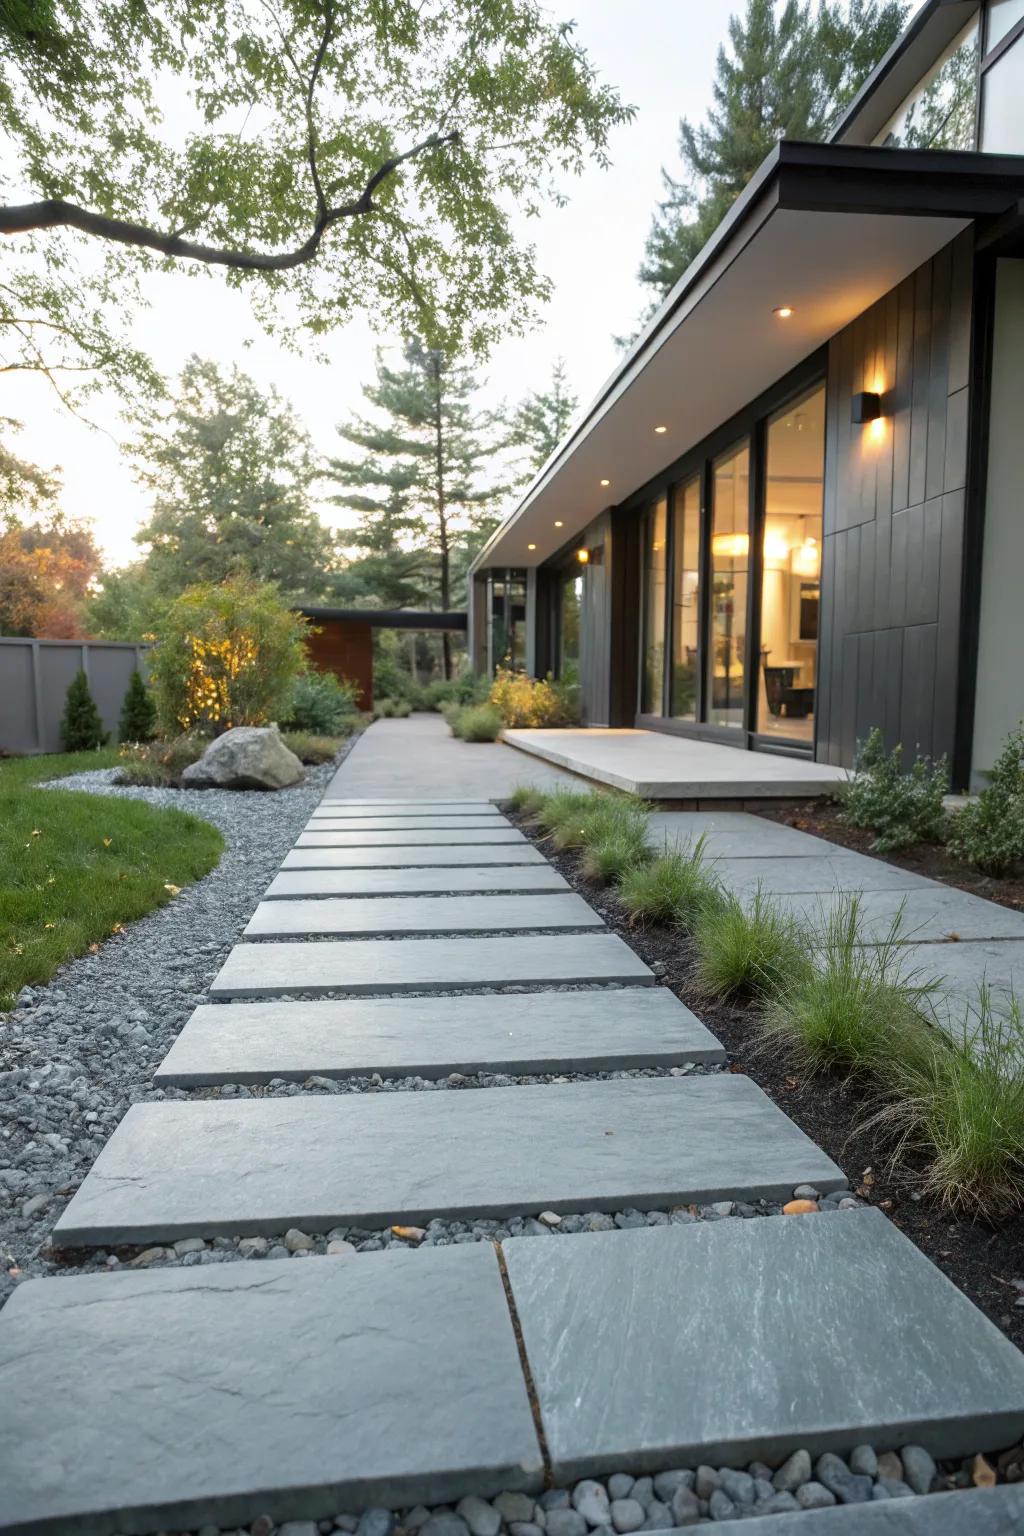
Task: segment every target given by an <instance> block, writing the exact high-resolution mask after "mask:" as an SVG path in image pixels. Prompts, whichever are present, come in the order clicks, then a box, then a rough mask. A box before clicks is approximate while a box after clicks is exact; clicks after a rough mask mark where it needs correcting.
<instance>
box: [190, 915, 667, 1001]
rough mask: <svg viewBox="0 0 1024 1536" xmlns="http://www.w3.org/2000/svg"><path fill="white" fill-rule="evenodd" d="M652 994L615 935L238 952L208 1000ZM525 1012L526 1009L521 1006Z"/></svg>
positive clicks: (265, 946) (267, 946) (648, 976)
mask: <svg viewBox="0 0 1024 1536" xmlns="http://www.w3.org/2000/svg"><path fill="white" fill-rule="evenodd" d="M609 981H619V982H625V983H634V984H637V985H639V986H653V985H654V974H653V972H652V971H650V970H649V969H648V968H647V966H646V965H645V964H644V962H643V961H642V960H641V959H640V957H639V955H637V954H635V953H634V952H633V950H631V949H630V947H629V945H628V944H624V943H623V942H622V940H621V939H620V938H619V937H618V935H617V934H611V933H609V934H604V933H601V934H577V935H576V936H575V937H574V938H572V939H571V940H568V939H566V938H565V937H554V936H537V937H534V936H533V935H530V936H526V935H523V936H522V937H515V936H513V937H510V938H486V939H468V938H467V939H389V940H388V941H387V942H385V943H380V942H374V941H373V940H362V939H348V940H346V941H345V942H343V943H342V942H337V943H336V942H333V941H332V940H330V939H325V940H321V941H319V942H316V943H308V944H304V943H302V942H301V941H298V942H296V943H293V944H287V943H274V942H273V941H272V940H268V941H267V942H266V943H262V944H238V945H236V946H235V948H234V949H233V950H232V951H231V953H230V954H229V955H228V958H227V959H226V960H225V962H224V964H223V966H222V967H221V969H220V971H219V972H218V974H217V975H216V976H215V977H214V979H213V981H212V982H211V983H210V996H211V997H279V996H285V995H287V994H288V993H289V992H310V993H318V992H353V993H363V992H430V991H437V990H440V991H444V990H446V989H448V988H461V987H492V988H493V987H517V986H523V987H526V986H543V985H545V984H546V983H558V982H562V983H565V984H567V985H568V984H572V983H574V982H580V983H586V982H609ZM523 1006H524V1007H528V1006H529V1004H528V1003H527V1002H526V1001H525V1000H524V1003H523Z"/></svg>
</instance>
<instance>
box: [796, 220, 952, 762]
mask: <svg viewBox="0 0 1024 1536" xmlns="http://www.w3.org/2000/svg"><path fill="white" fill-rule="evenodd" d="M972 255H973V248H972V236H971V233H970V231H967V232H965V233H964V234H963V235H961V236H959V237H958V238H957V239H956V240H955V241H954V242H953V244H952V245H949V246H947V247H946V248H945V250H942V251H940V252H939V253H938V255H937V256H935V257H934V258H933V259H932V260H931V261H929V262H927V263H926V264H925V265H924V266H923V267H920V268H919V269H918V270H917V271H916V272H914V273H912V274H911V276H910V277H908V278H907V279H906V280H905V281H904V282H902V283H901V284H900V285H899V287H898V288H895V289H893V291H892V292H891V293H888V294H886V295H885V297H884V298H882V299H880V300H879V301H878V303H877V304H875V305H873V306H872V308H871V309H869V310H866V311H865V313H864V314H863V315H861V316H860V317H859V318H858V319H857V320H855V321H854V323H853V324H852V325H850V326H848V327H847V328H846V329H845V330H844V331H841V332H840V333H839V334H838V335H837V336H836V337H835V338H834V339H833V341H832V342H831V344H830V346H829V363H828V405H827V425H826V464H827V468H826V484H825V547H824V555H823V561H822V603H821V614H822V632H821V635H820V638H819V657H818V669H819V677H818V757H819V758H820V759H821V760H822V761H824V762H829V763H838V764H844V765H847V766H848V765H849V764H850V763H852V761H853V756H854V752H855V749H856V743H857V741H858V740H863V738H864V737H865V736H866V735H867V733H868V731H869V730H870V729H871V728H872V726H875V725H878V726H880V727H881V728H882V730H883V732H884V734H885V737H886V740H887V742H888V743H889V744H890V745H894V744H895V743H897V742H902V744H903V747H904V751H905V753H906V754H907V755H908V756H909V757H912V756H913V755H914V753H915V752H922V753H930V754H932V755H933V756H938V755H940V754H942V753H947V754H949V755H952V752H953V733H954V703H955V698H956V685H957V675H956V674H957V654H958V644H959V628H960V574H961V562H962V550H963V516H964V489H965V483H966V474H967V430H968V414H969V412H968V405H969V398H968V379H969V366H970V343H971V293H972ZM879 383H881V384H882V385H883V386H884V390H885V399H884V408H885V418H886V419H885V435H884V437H883V438H882V439H881V440H876V439H875V438H874V437H873V436H872V434H871V432H870V429H868V428H866V427H859V426H854V425H853V424H852V423H851V421H850V397H851V395H853V394H855V393H857V391H859V390H874V389H877V388H878V385H879Z"/></svg>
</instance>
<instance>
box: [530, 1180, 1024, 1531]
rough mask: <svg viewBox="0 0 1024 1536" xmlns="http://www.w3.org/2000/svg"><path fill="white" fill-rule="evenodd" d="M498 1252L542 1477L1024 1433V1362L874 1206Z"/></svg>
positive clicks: (963, 1444)
mask: <svg viewBox="0 0 1024 1536" xmlns="http://www.w3.org/2000/svg"><path fill="white" fill-rule="evenodd" d="M504 1251H505V1259H506V1263H507V1265H508V1274H509V1278H510V1282H511V1286H512V1294H513V1297H514V1301H515V1306H516V1311H517V1314H518V1319H519V1324H520V1328H521V1330H522V1337H523V1340H524V1343H525V1347H526V1352H527V1357H528V1359H529V1363H530V1367H531V1371H532V1374H533V1380H534V1384H535V1387H536V1392H537V1399H538V1402H539V1404H540V1411H541V1416H542V1420H543V1424H544V1430H545V1434H546V1437H547V1444H548V1449H549V1453H550V1456H551V1461H552V1465H553V1470H554V1477H555V1481H556V1483H561V1484H564V1483H565V1482H567V1481H570V1480H572V1479H574V1478H578V1477H585V1476H587V1475H589V1474H591V1473H596V1472H602V1473H608V1472H611V1471H613V1470H615V1469H616V1468H623V1469H626V1468H628V1469H630V1470H631V1471H634V1472H636V1471H638V1470H654V1469H655V1468H658V1467H674V1466H694V1465H696V1464H698V1463H700V1462H707V1463H709V1464H710V1465H712V1466H718V1465H720V1464H723V1463H724V1464H728V1465H733V1466H743V1465H745V1464H746V1463H747V1462H749V1461H751V1460H753V1459H755V1458H757V1459H760V1460H764V1461H767V1462H769V1463H772V1464H777V1463H778V1462H779V1461H781V1460H782V1458H783V1457H784V1456H786V1455H788V1454H789V1452H790V1451H792V1450H794V1449H796V1448H797V1447H798V1446H805V1447H807V1448H808V1449H809V1450H811V1451H812V1452H814V1453H815V1454H817V1453H819V1452H822V1451H825V1450H837V1451H840V1452H842V1451H848V1450H850V1449H851V1448H852V1447H853V1446H854V1445H857V1444H859V1443H861V1442H863V1441H867V1442H869V1443H870V1444H872V1445H877V1446H878V1447H879V1448H881V1447H886V1446H898V1445H905V1444H908V1443H916V1444H921V1445H924V1446H925V1447H926V1448H927V1449H928V1450H930V1451H931V1452H932V1454H933V1455H936V1456H961V1455H966V1454H967V1453H969V1452H970V1453H973V1452H974V1451H976V1450H977V1449H978V1447H979V1446H987V1447H992V1446H1005V1445H1012V1444H1013V1443H1014V1442H1015V1441H1017V1440H1019V1439H1020V1438H1021V1435H1022V1434H1024V1356H1022V1355H1021V1354H1020V1352H1019V1351H1018V1350H1017V1349H1016V1348H1015V1347H1014V1346H1013V1345H1012V1344H1011V1343H1010V1342H1009V1340H1008V1339H1007V1338H1006V1337H1005V1336H1004V1335H1003V1334H1002V1333H1001V1332H1000V1331H999V1329H997V1328H996V1327H995V1326H994V1325H993V1324H992V1323H990V1322H989V1321H988V1319H987V1318H986V1317H984V1316H983V1314H982V1313H981V1312H979V1311H978V1310H977V1308H976V1307H974V1306H973V1304H972V1303H971V1302H969V1301H968V1300H967V1298H966V1297H965V1296H964V1295H963V1293H962V1292H961V1291H959V1290H957V1288H956V1287H955V1286H954V1285H953V1284H952V1283H951V1282H950V1281H949V1280H947V1279H946V1277H945V1275H943V1274H942V1273H941V1272H940V1271H939V1270H938V1269H936V1268H935V1266H934V1265H933V1264H931V1263H930V1262H929V1261H928V1260H927V1259H926V1258H925V1257H924V1255H923V1254H921V1253H920V1252H919V1250H918V1249H917V1248H915V1247H914V1245H913V1244H912V1243H911V1242H909V1240H908V1239H907V1238H905V1237H904V1236H903V1235H902V1233H901V1232H899V1231H898V1230H897V1229H896V1227H894V1226H893V1225H892V1223H891V1222H889V1221H888V1220H887V1219H886V1217H885V1216H884V1215H883V1214H882V1212H881V1211H878V1210H874V1209H870V1208H864V1209H862V1210H859V1211H836V1212H823V1213H821V1214H818V1215H813V1216H802V1217H775V1218H768V1219H765V1220H762V1221H720V1222H708V1223H704V1222H701V1223H693V1224H692V1225H690V1226H686V1227H648V1228H642V1229H640V1230H638V1231H628V1232H609V1233H584V1234H581V1235H580V1236H579V1237H578V1238H574V1239H573V1240H572V1241H571V1242H568V1241H567V1242H564V1243H558V1244H535V1243H534V1242H533V1240H531V1239H526V1238H517V1239H513V1240H511V1241H510V1242H508V1243H506V1244H505V1245H504ZM595 1340H600V1348H595V1347H594V1341H595ZM951 1497H952V1496H951ZM744 1529H746V1527H745V1526H744ZM772 1529H773V1530H775V1529H777V1527H776V1526H774V1525H773V1527H772ZM800 1529H801V1530H802V1529H803V1527H802V1526H801V1527H800Z"/></svg>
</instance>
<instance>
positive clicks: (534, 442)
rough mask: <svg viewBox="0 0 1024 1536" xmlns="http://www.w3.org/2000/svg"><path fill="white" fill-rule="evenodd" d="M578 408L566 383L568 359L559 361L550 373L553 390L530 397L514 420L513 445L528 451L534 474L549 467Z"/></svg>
mask: <svg viewBox="0 0 1024 1536" xmlns="http://www.w3.org/2000/svg"><path fill="white" fill-rule="evenodd" d="M578 405H579V399H578V397H577V396H576V395H574V394H573V392H572V390H571V389H570V388H569V385H568V381H567V379H566V373H565V359H564V358H561V357H560V358H559V359H558V360H557V362H556V363H555V365H554V367H553V368H552V370H551V385H550V388H549V389H547V390H534V391H533V393H532V394H529V395H527V397H526V399H525V400H523V401H522V403H521V404H520V405H519V407H518V408H517V410H516V412H515V414H514V415H513V417H512V436H511V441H512V445H513V446H515V447H521V448H524V449H525V450H526V458H527V461H528V463H529V467H530V470H531V471H536V470H538V469H540V468H541V466H542V465H543V464H546V463H547V461H548V459H549V458H550V457H551V455H552V454H553V453H554V451H555V449H556V448H557V447H558V445H559V443H560V442H561V441H562V438H563V437H564V436H565V434H566V432H567V431H568V429H569V423H570V421H571V420H572V418H573V414H574V412H575V410H576V407H577V406H578Z"/></svg>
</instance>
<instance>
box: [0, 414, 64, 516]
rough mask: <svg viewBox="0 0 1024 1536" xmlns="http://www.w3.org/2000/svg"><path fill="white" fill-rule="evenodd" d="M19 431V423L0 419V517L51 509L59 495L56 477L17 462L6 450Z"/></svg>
mask: <svg viewBox="0 0 1024 1536" xmlns="http://www.w3.org/2000/svg"><path fill="white" fill-rule="evenodd" d="M20 430H21V423H20V422H18V421H14V420H13V419H12V418H11V417H10V416H0V433H2V434H3V436H4V437H6V438H7V440H8V441H7V442H6V443H5V442H3V441H0V517H4V516H14V515H15V514H17V513H25V512H29V513H32V514H35V515H38V514H39V513H42V512H45V511H47V510H49V509H51V508H53V507H54V505H55V504H56V501H57V497H58V495H59V494H60V476H59V475H58V474H57V473H56V472H54V471H53V470H46V469H41V468H40V467H39V465H38V464H31V463H30V462H29V461H28V460H27V459H23V458H21V457H20V456H19V455H18V454H16V453H15V452H14V450H13V448H11V447H10V446H9V442H10V439H11V438H12V437H13V436H14V434H15V433H17V432H19V431H20Z"/></svg>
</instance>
